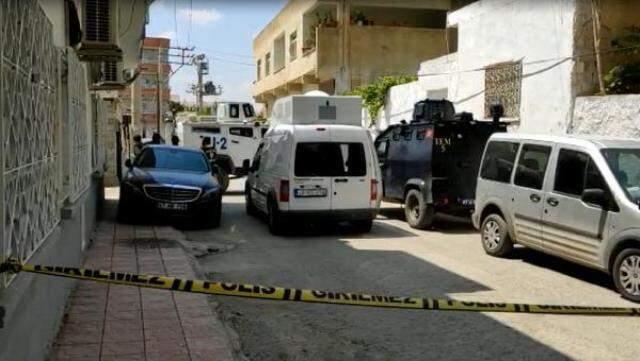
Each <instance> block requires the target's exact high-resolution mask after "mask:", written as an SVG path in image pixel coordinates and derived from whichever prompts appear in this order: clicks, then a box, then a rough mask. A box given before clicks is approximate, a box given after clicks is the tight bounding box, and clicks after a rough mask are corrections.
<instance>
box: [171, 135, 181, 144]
mask: <svg viewBox="0 0 640 361" xmlns="http://www.w3.org/2000/svg"><path fill="white" fill-rule="evenodd" d="M171 144H172V145H176V146H177V145H180V138H179V137H178V136H177V135H175V134H174V135H172V136H171Z"/></svg>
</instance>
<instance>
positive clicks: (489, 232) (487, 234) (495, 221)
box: [480, 214, 513, 257]
mask: <svg viewBox="0 0 640 361" xmlns="http://www.w3.org/2000/svg"><path fill="white" fill-rule="evenodd" d="M480 233H481V237H482V247H483V248H484V251H485V252H486V253H487V254H489V255H492V256H495V257H504V256H506V255H508V254H509V253H510V252H511V251H512V250H513V241H511V236H509V229H508V227H507V222H505V220H504V219H503V218H502V216H500V215H499V214H490V215H488V216H487V217H486V218H485V219H484V221H482V226H481V227H480Z"/></svg>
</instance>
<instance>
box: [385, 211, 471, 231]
mask: <svg viewBox="0 0 640 361" xmlns="http://www.w3.org/2000/svg"><path fill="white" fill-rule="evenodd" d="M380 216H382V217H385V218H388V219H393V220H398V221H402V222H405V221H406V220H405V216H404V208H402V207H400V206H398V207H389V206H386V207H384V208H382V209H380ZM429 230H432V231H440V232H445V233H451V234H472V233H477V231H476V229H475V228H473V224H471V219H470V218H461V217H453V216H448V215H445V214H436V218H435V221H434V223H433V226H432V227H431V229H429ZM416 232H419V231H418V230H416Z"/></svg>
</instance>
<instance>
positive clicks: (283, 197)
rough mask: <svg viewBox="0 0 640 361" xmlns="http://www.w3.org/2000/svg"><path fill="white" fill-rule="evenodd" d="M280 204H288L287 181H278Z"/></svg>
mask: <svg viewBox="0 0 640 361" xmlns="http://www.w3.org/2000/svg"><path fill="white" fill-rule="evenodd" d="M280 202H289V181H288V180H284V179H282V180H280Z"/></svg>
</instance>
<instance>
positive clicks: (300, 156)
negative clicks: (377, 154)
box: [294, 142, 367, 177]
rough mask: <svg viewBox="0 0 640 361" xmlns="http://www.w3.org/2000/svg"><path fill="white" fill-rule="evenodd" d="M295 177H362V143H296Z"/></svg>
mask: <svg viewBox="0 0 640 361" xmlns="http://www.w3.org/2000/svg"><path fill="white" fill-rule="evenodd" d="M294 172H295V175H296V177H344V176H347V177H362V176H365V175H366V174H367V161H366V158H365V155H364V145H363V144H362V143H329V142H323V143H298V145H297V147H296V159H295V169H294Z"/></svg>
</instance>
